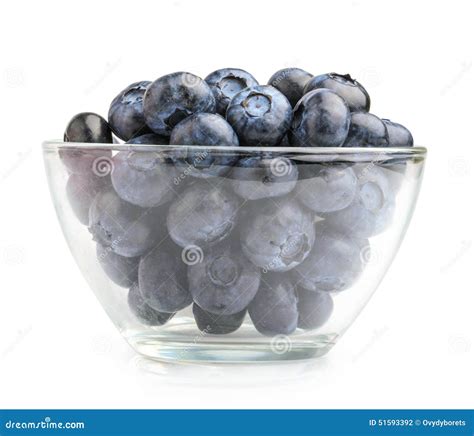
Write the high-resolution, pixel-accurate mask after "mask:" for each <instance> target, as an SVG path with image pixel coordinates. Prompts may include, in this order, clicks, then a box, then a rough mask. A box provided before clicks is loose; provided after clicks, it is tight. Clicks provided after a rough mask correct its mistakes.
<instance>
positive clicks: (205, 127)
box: [170, 113, 239, 178]
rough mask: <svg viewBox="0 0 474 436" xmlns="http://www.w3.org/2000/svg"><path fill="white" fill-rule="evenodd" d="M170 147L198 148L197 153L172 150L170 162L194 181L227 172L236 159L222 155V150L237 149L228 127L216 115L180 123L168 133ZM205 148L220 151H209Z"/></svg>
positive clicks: (187, 150)
mask: <svg viewBox="0 0 474 436" xmlns="http://www.w3.org/2000/svg"><path fill="white" fill-rule="evenodd" d="M170 144H171V145H196V146H202V149H200V150H189V149H186V148H183V149H179V150H176V153H175V156H176V157H175V158H174V161H175V163H176V165H178V166H179V167H184V168H186V169H187V171H189V173H190V174H191V175H192V176H194V177H198V178H209V177H218V176H222V175H224V174H226V173H227V172H229V170H230V167H232V165H233V164H234V163H235V162H236V160H237V156H233V155H232V153H226V151H225V148H224V147H238V146H239V138H238V137H237V135H236V133H235V132H234V130H233V129H232V127H231V126H230V124H229V123H228V122H227V121H226V120H225V119H224V118H223V117H221V116H220V115H216V114H205V113H200V114H194V115H191V116H190V117H188V118H186V119H185V120H183V121H181V122H180V123H179V124H177V125H176V127H175V128H174V129H173V131H172V132H171V137H170ZM206 146H209V147H215V146H219V147H223V150H219V151H218V150H213V151H210V150H208V149H206Z"/></svg>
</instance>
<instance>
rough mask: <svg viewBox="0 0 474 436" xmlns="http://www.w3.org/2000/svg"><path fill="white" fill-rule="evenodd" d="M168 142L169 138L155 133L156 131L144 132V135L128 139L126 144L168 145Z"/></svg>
mask: <svg viewBox="0 0 474 436" xmlns="http://www.w3.org/2000/svg"><path fill="white" fill-rule="evenodd" d="M169 142H170V140H169V138H167V137H166V136H161V135H157V134H156V133H145V134H144V135H141V136H136V137H135V138H132V139H130V140H129V141H127V144H135V145H141V144H144V145H168V144H169Z"/></svg>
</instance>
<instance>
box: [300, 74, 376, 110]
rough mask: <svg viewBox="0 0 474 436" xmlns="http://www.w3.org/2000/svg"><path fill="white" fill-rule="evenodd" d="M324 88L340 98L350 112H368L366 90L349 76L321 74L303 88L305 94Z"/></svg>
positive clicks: (368, 98) (368, 99)
mask: <svg viewBox="0 0 474 436" xmlns="http://www.w3.org/2000/svg"><path fill="white" fill-rule="evenodd" d="M321 88H326V89H330V90H332V91H334V92H335V93H336V94H338V95H339V96H341V97H342V98H343V99H344V101H345V102H346V103H347V105H348V106H349V109H350V110H351V112H358V111H364V112H368V111H369V110H370V97H369V93H368V92H367V91H366V89H365V88H364V87H363V86H362V85H361V84H360V83H359V82H358V81H357V80H354V79H353V78H352V77H351V76H350V75H349V74H337V73H329V74H321V75H320V76H315V77H313V78H312V79H311V80H310V81H308V83H307V84H306V86H305V89H304V92H305V94H306V93H308V92H311V91H313V90H315V89H321Z"/></svg>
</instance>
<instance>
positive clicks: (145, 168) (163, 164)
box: [112, 151, 178, 208]
mask: <svg viewBox="0 0 474 436" xmlns="http://www.w3.org/2000/svg"><path fill="white" fill-rule="evenodd" d="M177 175H178V171H177V170H176V168H175V166H174V165H173V164H171V163H169V162H167V161H166V159H165V157H164V156H163V155H162V154H160V153H157V152H154V151H120V152H119V153H117V154H116V155H115V156H114V158H113V171H112V184H113V185H114V188H115V191H116V192H117V194H118V195H119V196H120V197H121V198H122V199H123V200H125V201H128V202H129V203H132V204H135V205H137V206H141V207H146V208H148V207H156V206H159V205H160V204H163V203H166V202H168V201H170V200H171V199H172V198H173V197H174V196H175V185H174V179H175V177H176V176H177Z"/></svg>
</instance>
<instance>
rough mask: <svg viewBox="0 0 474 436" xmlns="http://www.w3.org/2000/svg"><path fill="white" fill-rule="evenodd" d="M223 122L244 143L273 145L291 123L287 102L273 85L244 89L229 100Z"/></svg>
mask: <svg viewBox="0 0 474 436" xmlns="http://www.w3.org/2000/svg"><path fill="white" fill-rule="evenodd" d="M226 118H227V121H228V122H229V123H230V125H231V126H232V127H233V128H234V130H235V131H236V132H237V135H238V136H239V139H240V142H241V144H244V145H247V146H255V147H256V146H261V147H264V146H268V147H272V146H276V145H278V144H279V143H280V142H281V140H282V139H283V137H284V136H285V134H286V132H287V131H288V129H289V128H290V125H291V118H292V113H291V105H290V102H289V101H288V99H287V98H286V97H285V96H284V95H283V94H282V93H281V92H280V91H278V89H276V88H274V87H273V86H268V85H264V86H254V87H252V88H247V89H244V90H243V91H240V92H239V93H238V94H236V95H235V96H234V98H233V99H232V100H231V102H230V103H229V107H228V108H227V114H226Z"/></svg>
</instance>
